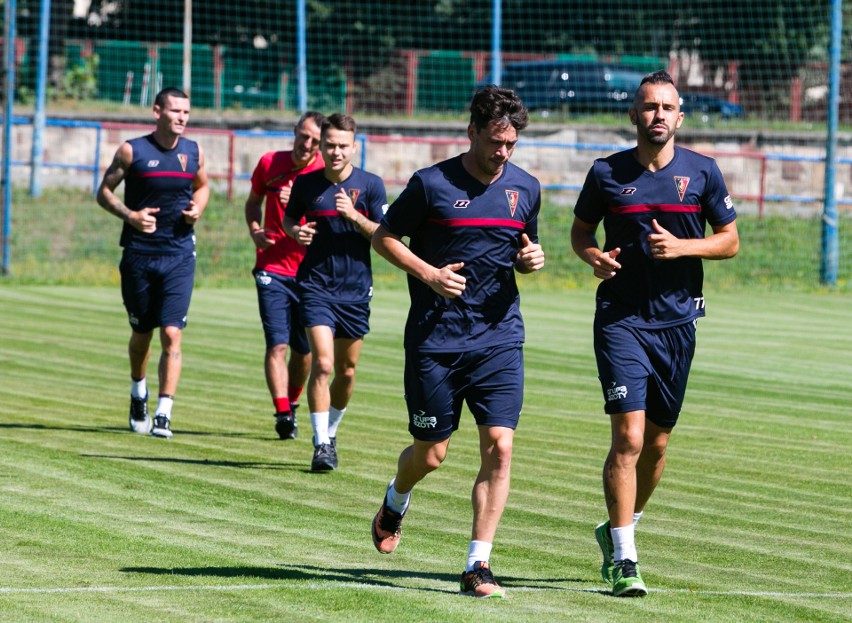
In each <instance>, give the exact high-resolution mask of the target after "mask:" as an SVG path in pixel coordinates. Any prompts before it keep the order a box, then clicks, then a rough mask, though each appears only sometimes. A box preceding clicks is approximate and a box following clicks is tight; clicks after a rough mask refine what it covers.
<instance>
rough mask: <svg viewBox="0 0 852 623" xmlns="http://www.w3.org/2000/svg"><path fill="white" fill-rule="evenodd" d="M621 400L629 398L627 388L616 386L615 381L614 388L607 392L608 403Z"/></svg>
mask: <svg viewBox="0 0 852 623" xmlns="http://www.w3.org/2000/svg"><path fill="white" fill-rule="evenodd" d="M621 398H627V386H626V385H618V386H616V384H615V381H613V382H612V387H610V388H609V389H607V390H606V401H607V402H612V401H613V400H620V399H621Z"/></svg>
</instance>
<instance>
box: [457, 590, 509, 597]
mask: <svg viewBox="0 0 852 623" xmlns="http://www.w3.org/2000/svg"><path fill="white" fill-rule="evenodd" d="M459 595H464V596H465V597H473V598H474V599H505V598H506V591H505V590H503V589H500V590H499V591H494V592H493V593H491V594H490V595H477V594H476V593H474V592H473V591H459Z"/></svg>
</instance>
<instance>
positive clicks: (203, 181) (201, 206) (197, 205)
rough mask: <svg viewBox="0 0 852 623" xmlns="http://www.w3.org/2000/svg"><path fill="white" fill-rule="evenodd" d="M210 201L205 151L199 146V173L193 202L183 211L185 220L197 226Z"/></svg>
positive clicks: (194, 187)
mask: <svg viewBox="0 0 852 623" xmlns="http://www.w3.org/2000/svg"><path fill="white" fill-rule="evenodd" d="M209 200H210V186H209V185H208V184H207V167H206V166H205V163H204V151H203V150H202V149H201V145H199V146H198V171H197V172H196V173H195V178H194V179H193V180H192V201H190V202H189V207H187V209H186V210H182V214H183V218H184V220H186V222H187V223H189V224H190V225H195V223H197V222H198V219H200V218H201V214H202V212H204V210H205V208H207V202H208V201H209Z"/></svg>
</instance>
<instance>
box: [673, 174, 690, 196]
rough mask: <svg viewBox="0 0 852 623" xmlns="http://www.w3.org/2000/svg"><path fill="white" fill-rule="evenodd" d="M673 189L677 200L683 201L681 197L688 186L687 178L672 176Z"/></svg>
mask: <svg viewBox="0 0 852 623" xmlns="http://www.w3.org/2000/svg"><path fill="white" fill-rule="evenodd" d="M674 183H675V188H677V196H678V199H680V200H681V201H683V196H684V195H685V194H686V187H687V186H689V178H688V177H683V176H681V175H675V176H674Z"/></svg>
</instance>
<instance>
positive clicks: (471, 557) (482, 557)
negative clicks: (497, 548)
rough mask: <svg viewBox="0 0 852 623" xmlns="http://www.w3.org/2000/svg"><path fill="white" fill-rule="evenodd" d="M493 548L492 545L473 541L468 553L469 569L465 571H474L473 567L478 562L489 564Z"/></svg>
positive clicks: (466, 568)
mask: <svg viewBox="0 0 852 623" xmlns="http://www.w3.org/2000/svg"><path fill="white" fill-rule="evenodd" d="M491 548H492V544H491V543H486V542H485V541H471V542H470V549H468V551H467V567H465V571H473V565H474V563H475V562H477V561H482V562H488V560H489V559H490V558H491Z"/></svg>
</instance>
